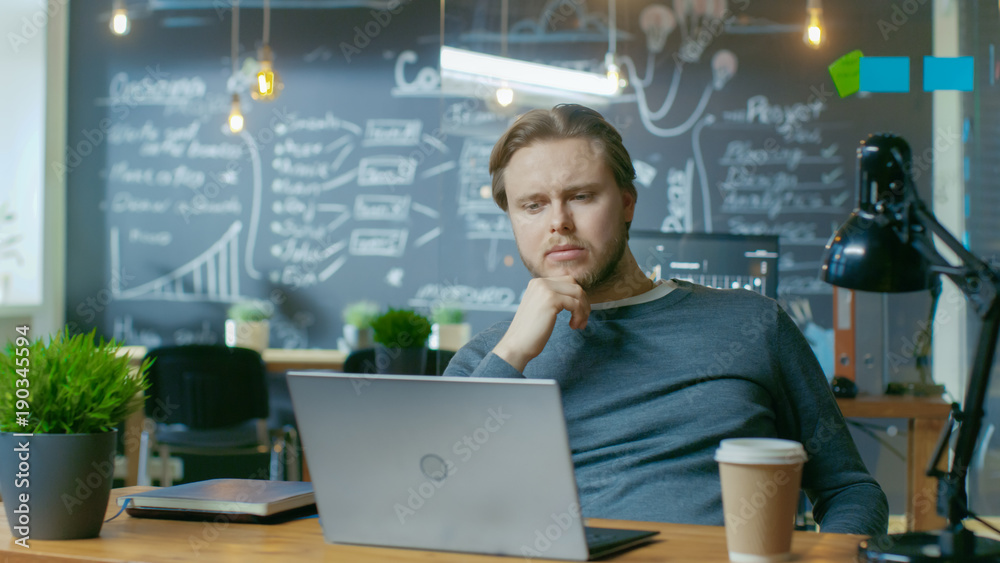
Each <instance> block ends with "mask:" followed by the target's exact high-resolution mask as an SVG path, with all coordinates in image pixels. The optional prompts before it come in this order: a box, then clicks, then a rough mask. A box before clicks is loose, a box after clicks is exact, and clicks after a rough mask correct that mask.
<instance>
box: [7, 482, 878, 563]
mask: <svg viewBox="0 0 1000 563" xmlns="http://www.w3.org/2000/svg"><path fill="white" fill-rule="evenodd" d="M145 489H146V487H143V488H137V487H136V488H129V489H118V490H115V491H113V492H112V501H111V503H110V504H109V509H108V517H109V518H110V517H111V516H112V515H114V514H115V513H116V512H117V511H118V507H117V505H116V504H115V502H114V498H115V497H117V496H118V494H121V493H124V492H129V491H131V492H136V491H137V490H145ZM4 514H6V513H5V512H3V511H0V519H2V520H3V522H2V523H0V554H2V555H3V560H4V561H45V562H49V563H52V562H58V561H101V562H108V561H145V562H151V563H158V562H179V561H211V562H213V563H214V562H234V563H246V562H252V561H262V562H270V561H273V562H278V563H288V562H289V561H344V562H351V563H368V562H375V561H395V562H397V563H405V562H409V561H413V562H427V561H445V562H469V563H477V562H486V561H496V562H505V563H511V562H512V561H517V560H518V559H517V558H511V557H496V556H484V555H469V554H464V553H440V552H432V551H417V550H404V549H388V548H376V547H360V546H349V545H331V544H327V543H325V542H324V541H323V535H322V532H321V531H320V526H319V521H318V520H317V519H316V518H310V519H304V520H296V521H293V522H288V523H285V524H278V525H274V526H263V525H254V524H227V523H224V522H222V523H215V522H179V521H171V520H151V519H144V518H131V517H129V516H128V515H126V514H122V515H121V516H119V517H118V518H116V519H115V520H113V521H111V522H106V523H105V524H104V527H103V528H102V530H101V536H100V537H99V538H96V539H89V540H71V541H41V540H29V542H28V543H29V545H30V546H31V547H30V549H25V548H23V547H20V546H18V545H16V544H15V543H14V542H13V538H12V537H11V534H10V529H9V527H8V525H7V518H6V516H3V515H4ZM588 523H589V524H591V525H595V526H603V527H608V528H615V527H618V528H623V527H624V528H638V529H646V530H658V531H659V532H660V535H659V536H657V538H656V540H655V541H654V542H652V543H650V544H647V545H645V546H641V547H637V548H635V549H633V550H631V551H628V552H625V553H622V554H620V555H618V556H617V557H614V558H612V559H610V560H612V561H616V562H617V561H621V562H623V563H628V562H653V561H685V562H687V561H698V562H707V563H712V562H719V563H723V562H728V561H729V556H728V553H727V552H726V540H725V531H724V529H723V528H721V527H715V526H691V525H679V524H658V523H652V522H629V521H623V520H591V521H589V522H588ZM860 539H861V536H849V535H839V534H818V533H814V532H795V536H794V538H793V540H792V551H793V553H794V554H795V560H796V561H810V562H828V563H839V562H843V563H847V562H853V561H855V553H856V552H857V544H858V541H860Z"/></svg>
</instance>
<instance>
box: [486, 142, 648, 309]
mask: <svg viewBox="0 0 1000 563" xmlns="http://www.w3.org/2000/svg"><path fill="white" fill-rule="evenodd" d="M504 180H505V184H506V189H507V202H508V208H507V214H508V215H509V216H510V222H511V225H512V226H513V228H514V239H515V240H516V241H517V248H518V251H519V252H520V254H521V260H522V261H523V262H524V265H525V266H526V267H527V268H528V271H529V272H531V275H532V276H534V277H553V276H563V275H569V276H573V278H574V279H575V280H576V281H577V283H579V284H580V285H581V286H582V287H583V289H584V290H586V291H588V292H591V290H594V289H597V290H600V289H601V288H602V286H603V287H606V286H610V284H611V282H612V281H613V280H614V279H615V278H616V277H617V276H618V275H621V274H622V272H620V271H619V266H620V265H621V264H622V257H623V256H624V254H625V252H626V249H627V244H628V242H627V241H628V237H627V229H626V226H625V223H626V222H627V221H631V220H632V215H633V214H634V212H635V199H634V198H633V197H632V196H630V195H629V194H627V193H625V192H624V191H623V190H621V189H619V188H618V185H617V184H615V179H614V176H613V175H612V173H611V170H610V169H609V168H608V166H607V165H606V164H605V162H604V155H603V153H602V151H601V149H599V148H597V147H595V146H594V145H593V144H592V142H591V141H589V140H586V139H561V140H552V141H539V142H536V143H534V144H532V145H529V146H528V147H525V148H522V149H519V150H518V151H517V152H515V153H514V156H512V157H511V159H510V162H509V163H508V164H507V168H506V171H505V172H504Z"/></svg>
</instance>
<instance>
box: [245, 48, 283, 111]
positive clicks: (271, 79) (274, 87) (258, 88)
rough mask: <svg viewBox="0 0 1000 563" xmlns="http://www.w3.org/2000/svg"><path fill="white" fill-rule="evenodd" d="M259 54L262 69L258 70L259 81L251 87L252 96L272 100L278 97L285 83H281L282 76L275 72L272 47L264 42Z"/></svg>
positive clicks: (263, 100) (266, 100)
mask: <svg viewBox="0 0 1000 563" xmlns="http://www.w3.org/2000/svg"><path fill="white" fill-rule="evenodd" d="M258 56H259V58H260V70H258V71H257V81H256V82H255V83H254V86H253V87H252V88H251V89H250V96H251V97H252V98H253V99H255V100H259V101H262V102H270V101H272V100H274V99H275V98H277V97H278V94H280V93H281V89H282V88H284V84H282V83H281V77H280V76H278V73H276V72H274V66H273V63H272V60H273V55H272V53H271V47H270V46H269V45H267V44H264V46H263V47H261V48H260V53H259V55H258Z"/></svg>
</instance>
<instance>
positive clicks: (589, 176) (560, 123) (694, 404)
mask: <svg viewBox="0 0 1000 563" xmlns="http://www.w3.org/2000/svg"><path fill="white" fill-rule="evenodd" d="M490 174H492V177H493V196H494V199H495V200H496V202H497V204H498V205H499V206H500V207H501V208H502V209H503V210H504V211H506V212H507V214H508V216H509V217H510V222H511V226H512V227H513V231H514V238H515V240H516V242H517V246H518V250H519V252H520V254H521V259H522V261H523V262H524V264H525V266H527V268H528V270H529V271H530V272H531V274H532V276H533V279H532V280H531V281H530V282H529V283H528V287H527V289H526V290H525V292H524V297H523V299H522V300H521V304H520V306H519V307H518V309H517V312H516V314H515V315H514V318H513V320H511V321H509V322H503V323H499V324H497V325H495V326H493V327H491V328H489V329H487V330H485V331H483V332H482V333H480V334H479V335H477V336H476V337H475V338H474V339H473V340H472V341H471V342H469V344H467V345H466V346H465V347H463V348H462V349H461V350H460V351H459V352H458V354H456V356H455V358H454V359H453V360H452V361H451V363H450V364H449V366H448V369H447V370H446V371H445V375H452V376H455V375H462V376H472V377H528V378H549V379H555V380H557V381H558V382H559V384H560V388H561V390H562V396H563V407H564V411H565V415H566V423H567V430H568V432H569V439H570V446H571V448H572V451H573V462H574V466H575V469H576V479H577V486H578V488H579V491H580V499H581V505H582V510H583V514H584V516H588V517H601V518H621V519H629V520H653V521H665V522H686V523H695V524H714V525H721V524H723V514H722V501H721V494H720V489H719V473H718V466H717V463H716V462H715V461H714V459H713V454H714V452H715V449H716V448H717V447H718V445H719V441H720V440H722V439H723V438H732V437H751V436H753V437H778V438H786V439H791V440H796V441H798V442H801V443H802V444H803V445H804V446H805V448H806V451H807V453H808V454H809V456H810V460H809V461H808V462H807V463H806V465H805V467H804V469H803V478H802V482H803V488H804V489H805V490H806V492H807V494H808V495H809V497H810V498H811V499H812V501H813V506H814V508H813V515H814V516H815V518H816V520H817V521H818V522H819V523H820V526H821V529H822V531H825V532H842V533H858V534H868V535H877V534H881V533H885V529H886V525H887V518H888V508H887V505H886V499H885V495H884V494H883V493H882V490H881V488H879V486H878V484H877V483H876V482H875V481H874V479H872V477H871V475H869V473H868V472H867V470H866V469H865V467H864V465H863V464H862V462H861V459H860V457H859V456H858V453H857V449H856V448H855V446H854V443H853V442H852V440H851V437H850V434H849V433H848V432H847V430H846V428H845V425H844V420H843V417H842V416H841V415H840V411H839V409H838V408H837V405H836V402H835V400H834V398H833V395H832V394H831V392H830V390H829V388H828V386H827V383H826V378H825V377H824V375H823V372H822V370H821V369H820V366H819V364H818V362H817V361H816V358H815V356H814V355H813V354H812V352H811V350H810V349H809V346H808V344H807V343H806V341H805V339H804V338H803V336H802V334H801V333H800V332H799V331H798V329H797V328H796V327H795V325H794V323H793V322H792V321H791V319H790V318H789V317H788V316H787V315H786V314H785V313H784V312H783V311H782V310H781V309H780V307H778V305H777V303H776V302H775V301H774V300H772V299H768V298H766V297H763V296H760V295H758V294H756V293H752V292H749V291H744V290H716V289H709V288H705V287H702V286H699V285H695V284H690V283H687V282H683V281H677V280H671V281H667V282H663V283H660V284H659V285H657V284H654V283H653V282H652V281H650V280H649V279H648V278H647V277H646V276H645V275H644V274H643V272H642V270H641V269H640V268H639V266H638V264H637V263H636V260H635V258H634V257H633V256H632V254H631V252H630V251H629V249H628V245H627V240H628V228H629V226H630V224H631V221H632V217H633V215H634V214H635V204H636V198H637V194H636V190H635V187H634V185H633V183H632V182H633V179H634V178H635V171H634V168H633V166H632V162H631V159H630V157H629V155H628V152H627V151H626V149H625V147H624V146H623V145H622V141H621V136H620V135H619V134H618V132H617V131H616V130H615V129H614V127H612V126H611V125H610V124H609V123H607V122H606V121H605V120H604V118H603V117H601V115H600V114H598V113H597V112H595V111H593V110H591V109H588V108H585V107H582V106H578V105H559V106H556V107H555V108H553V109H552V110H550V111H545V110H533V111H531V112H528V113H527V114H525V115H523V116H522V117H521V118H519V119H518V120H517V121H516V122H515V123H514V124H513V125H512V126H511V128H510V129H509V130H508V131H507V132H506V133H504V135H503V136H502V137H501V138H500V140H499V141H498V142H497V144H496V146H495V147H494V148H493V153H492V155H491V157H490Z"/></svg>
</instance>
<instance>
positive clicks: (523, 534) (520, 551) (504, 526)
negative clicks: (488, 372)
mask: <svg viewBox="0 0 1000 563" xmlns="http://www.w3.org/2000/svg"><path fill="white" fill-rule="evenodd" d="M288 384H289V388H290V389H291V395H292V404H293V407H294V410H295V417H296V419H297V421H298V427H299V431H300V433H301V436H302V444H303V447H304V450H305V452H306V456H307V459H308V462H309V470H310V474H311V475H312V480H313V487H314V489H315V492H316V504H317V508H318V509H319V516H320V524H321V526H322V528H323V536H324V538H325V539H326V541H328V542H331V543H346V544H361V545H375V546H384V547H385V546H388V547H401V548H415V549H429V550H436V551H460V552H471V553H487V554H497V555H513V556H519V557H526V558H536V557H537V558H547V559H568V560H578V561H582V560H586V559H588V558H590V559H592V558H596V557H603V556H605V555H608V554H609V553H612V552H614V551H617V550H619V549H625V548H627V547H631V546H633V545H636V544H638V543H642V542H645V541H648V540H649V538H650V537H651V536H653V535H654V534H655V532H648V531H636V530H610V529H593V528H590V529H589V530H592V531H591V532H589V534H590V536H591V538H590V539H588V538H587V537H586V535H585V531H584V526H583V523H582V519H581V517H580V505H579V500H578V497H577V490H576V480H575V478H574V475H573V463H572V460H571V457H570V450H569V442H568V439H567V436H566V424H565V420H564V418H563V412H562V402H561V399H560V395H559V387H558V385H557V384H556V383H555V382H554V381H552V380H527V379H516V380H514V379H473V378H464V377H426V376H372V375H358V374H340V373H329V372H294V371H293V372H290V373H289V374H288Z"/></svg>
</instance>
